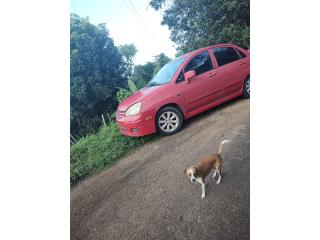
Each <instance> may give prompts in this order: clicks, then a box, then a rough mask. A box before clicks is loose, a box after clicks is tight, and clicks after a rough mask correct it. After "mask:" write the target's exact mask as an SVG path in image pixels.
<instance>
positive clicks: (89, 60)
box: [70, 0, 250, 186]
mask: <svg viewBox="0 0 320 240" xmlns="http://www.w3.org/2000/svg"><path fill="white" fill-rule="evenodd" d="M249 4H250V2H249V0H214V1H207V0H199V1H189V0H172V1H168V0H151V1H150V6H151V7H153V8H154V9H155V10H158V11H161V12H162V14H163V20H162V23H161V24H163V25H167V26H168V27H169V29H170V31H171V35H170V38H171V40H172V41H173V42H174V43H175V44H176V45H177V55H181V54H183V53H186V52H189V51H192V50H195V49H197V48H200V47H205V46H208V45H213V44H217V43H226V42H227V43H233V44H236V45H239V46H242V47H245V48H249V46H250V38H249V36H250V34H249V32H250V31H249V30H250V29H249V27H250V15H249V14H250V6H249ZM129 41H130V40H129ZM136 53H137V49H136V47H135V46H134V44H125V45H121V46H115V45H114V42H113V39H112V38H111V36H110V35H109V32H108V29H107V28H106V25H105V24H98V25H94V24H91V23H90V21H89V19H88V18H82V17H80V16H78V15H76V14H71V18H70V105H71V112H70V141H71V152H70V155H71V156H70V164H71V165H70V168H71V174H70V182H71V185H72V186H74V185H75V184H76V183H78V182H79V181H80V180H82V179H84V178H86V177H88V176H91V175H93V174H95V173H97V172H99V171H101V170H103V169H104V168H106V167H108V166H110V165H112V164H114V163H115V162H116V161H117V160H119V159H120V158H121V157H123V156H124V155H125V154H126V153H128V152H130V151H131V150H133V149H135V148H137V147H139V146H141V145H143V144H144V143H146V142H149V141H151V140H152V139H154V138H155V137H154V136H149V137H143V138H130V137H125V136H122V135H121V134H120V132H119V130H118V128H117V125H116V123H115V121H114V116H115V111H116V108H117V105H118V103H119V102H121V101H122V100H123V99H125V98H127V97H128V96H130V95H131V94H133V93H134V92H135V91H137V90H139V89H141V88H142V87H144V86H145V85H146V84H147V83H148V82H149V81H150V80H151V79H152V77H153V76H154V75H155V74H156V73H157V72H158V71H159V70H160V69H161V68H162V67H163V66H164V65H165V64H166V63H167V62H169V61H170V60H171V59H170V58H169V57H167V56H166V55H165V54H164V53H159V54H158V55H156V56H154V59H153V61H150V62H147V63H145V64H140V65H134V57H135V54H136Z"/></svg>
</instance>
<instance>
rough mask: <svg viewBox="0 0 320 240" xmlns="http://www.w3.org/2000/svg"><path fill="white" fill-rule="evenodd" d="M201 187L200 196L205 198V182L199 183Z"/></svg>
mask: <svg viewBox="0 0 320 240" xmlns="http://www.w3.org/2000/svg"><path fill="white" fill-rule="evenodd" d="M201 188H202V195H201V198H202V199H203V198H205V197H206V184H205V183H201Z"/></svg>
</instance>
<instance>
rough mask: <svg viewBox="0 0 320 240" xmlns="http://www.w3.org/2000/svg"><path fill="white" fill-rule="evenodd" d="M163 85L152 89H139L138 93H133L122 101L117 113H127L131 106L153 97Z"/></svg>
mask: <svg viewBox="0 0 320 240" xmlns="http://www.w3.org/2000/svg"><path fill="white" fill-rule="evenodd" d="M163 87H164V85H159V86H153V87H145V88H142V89H140V90H139V91H137V92H135V93H134V94H133V95H131V96H130V97H128V98H126V99H125V100H123V101H122V102H121V103H120V104H119V106H118V110H119V111H127V109H128V108H129V107H130V106H132V105H133V104H135V103H137V102H141V101H142V100H144V99H146V98H147V97H150V96H152V95H154V94H155V93H156V92H158V91H159V90H160V89H162V88H163Z"/></svg>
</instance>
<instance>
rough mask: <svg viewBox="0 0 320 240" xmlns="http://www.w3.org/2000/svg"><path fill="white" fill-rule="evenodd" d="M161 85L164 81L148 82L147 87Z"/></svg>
mask: <svg viewBox="0 0 320 240" xmlns="http://www.w3.org/2000/svg"><path fill="white" fill-rule="evenodd" d="M159 85H162V83H148V84H147V85H146V87H153V86H159Z"/></svg>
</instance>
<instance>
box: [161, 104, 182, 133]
mask: <svg viewBox="0 0 320 240" xmlns="http://www.w3.org/2000/svg"><path fill="white" fill-rule="evenodd" d="M182 124H183V117H182V114H181V112H180V111H179V110H178V109H177V108H175V107H171V106H167V107H164V108H162V109H160V111H159V112H158V113H157V117H156V126H157V130H158V132H159V133H160V134H162V135H166V136H168V135H173V134H175V133H177V132H179V131H180V130H181V128H182Z"/></svg>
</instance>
